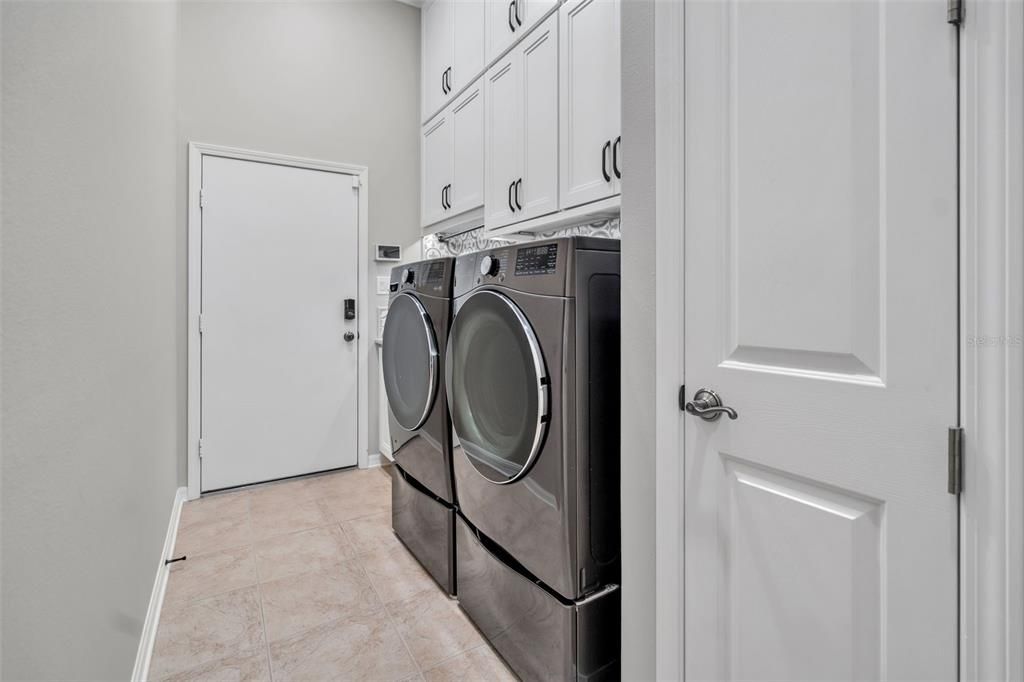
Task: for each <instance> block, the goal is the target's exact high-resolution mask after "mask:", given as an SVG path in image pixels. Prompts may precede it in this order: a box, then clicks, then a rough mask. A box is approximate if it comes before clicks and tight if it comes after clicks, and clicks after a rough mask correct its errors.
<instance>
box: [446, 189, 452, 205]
mask: <svg viewBox="0 0 1024 682" xmlns="http://www.w3.org/2000/svg"><path fill="white" fill-rule="evenodd" d="M444 199H445V201H447V202H448V208H451V207H452V186H451V184H449V185H448V189H447V190H446V194H445V195H444Z"/></svg>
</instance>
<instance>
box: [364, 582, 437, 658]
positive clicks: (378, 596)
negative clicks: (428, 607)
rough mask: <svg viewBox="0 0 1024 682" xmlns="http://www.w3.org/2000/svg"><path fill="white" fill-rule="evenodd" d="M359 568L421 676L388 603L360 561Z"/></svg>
mask: <svg viewBox="0 0 1024 682" xmlns="http://www.w3.org/2000/svg"><path fill="white" fill-rule="evenodd" d="M359 568H360V569H362V571H363V572H364V573H366V580H367V582H369V583H370V589H371V590H373V593H374V594H376V595H377V599H380V604H381V609H382V610H383V611H384V617H385V618H387V619H388V623H390V624H391V627H392V628H393V629H394V631H395V634H396V635H398V641H400V642H401V643H402V647H403V648H404V649H405V653H406V654H408V656H409V660H410V661H412V664H413V666H415V667H416V674H418V675H419V676H420V678H423V666H421V665H420V662H419V661H417V660H416V657H415V656H413V655H412V649H410V648H409V643H408V642H406V641H405V636H404V635H402V631H401V629H399V627H398V625H397V624H396V623H395V619H394V618H393V617H392V616H391V609H389V608H388V605H387V603H386V602H385V601H384V598H383V597H381V596H380V592H379V591H378V590H377V587H376V586H375V585H374V584H373V579H372V578H371V577H370V573H369V571H367V570H366V567H365V566H363V565H362V564H361V563H360V564H359Z"/></svg>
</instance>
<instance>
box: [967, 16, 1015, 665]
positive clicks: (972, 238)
mask: <svg viewBox="0 0 1024 682" xmlns="http://www.w3.org/2000/svg"><path fill="white" fill-rule="evenodd" d="M960 74H961V81H960V101H961V110H960V121H961V130H960V134H961V148H960V153H961V175H960V180H961V183H960V184H961V197H960V224H961V245H960V252H961V333H962V337H961V368H960V369H961V376H960V378H961V387H962V389H961V400H962V402H961V424H962V426H963V427H964V435H965V439H964V440H965V452H964V476H963V480H964V492H963V495H962V496H961V501H960V502H961V506H960V519H961V529H960V538H961V552H960V561H961V564H960V576H961V577H960V580H961V587H960V600H961V603H960V617H961V622H960V678H961V679H963V680H1020V679H1024V568H1022V566H1024V563H1022V562H1024V462H1022V458H1021V453H1022V452H1024V424H1022V413H1024V347H1022V335H1024V274H1022V273H1024V203H1022V197H1021V192H1022V189H1024V4H1022V3H1021V2H1019V1H1018V0H1009V1H1006V0H972V1H970V2H967V3H966V16H965V18H964V26H963V29H962V33H961V36H960ZM979 337H984V338H985V339H986V343H984V344H983V345H978V343H977V341H975V342H974V343H973V344H972V343H971V339H972V338H973V339H975V340H976V339H978V338H979Z"/></svg>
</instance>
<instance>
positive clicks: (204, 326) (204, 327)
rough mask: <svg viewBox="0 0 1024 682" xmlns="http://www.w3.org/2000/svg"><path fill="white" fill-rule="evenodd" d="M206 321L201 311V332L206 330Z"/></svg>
mask: <svg viewBox="0 0 1024 682" xmlns="http://www.w3.org/2000/svg"><path fill="white" fill-rule="evenodd" d="M205 322H206V319H205V318H204V317H203V314H202V313H199V333H200V334H202V333H204V332H205V331H206V325H205V324H204V323H205Z"/></svg>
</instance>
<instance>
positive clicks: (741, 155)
mask: <svg viewBox="0 0 1024 682" xmlns="http://www.w3.org/2000/svg"><path fill="white" fill-rule="evenodd" d="M685 12H686V14H685V19H686V21H685V26H686V28H685V41H686V42H685V78H684V82H685V117H686V120H685V149H686V156H685V180H686V182H685V242H686V244H685V248H686V255H685V265H686V267H685V302H684V304H685V342H684V353H685V356H684V367H685V381H686V398H687V399H688V400H692V399H693V398H694V394H695V392H696V391H697V390H698V389H700V388H702V387H707V388H709V389H712V390H714V391H716V392H717V393H718V394H719V395H720V396H721V399H722V401H723V402H724V403H725V404H726V405H728V406H730V407H732V408H735V410H736V411H737V412H738V419H736V420H735V421H733V420H731V419H729V418H721V419H719V420H718V421H715V422H709V421H704V420H703V419H701V418H699V417H697V416H694V415H692V414H691V415H686V416H684V417H683V419H684V420H685V422H684V430H685V471H684V476H685V491H684V496H685V533H684V538H685V540H684V547H685V562H684V563H685V593H686V600H685V609H684V610H685V618H684V621H683V622H684V623H685V669H686V677H687V679H690V680H754V679H758V680H883V679H890V680H911V679H915V680H951V679H955V678H956V676H957V499H956V497H954V496H953V495H950V494H949V493H948V492H947V442H946V439H947V427H949V426H952V425H955V424H956V420H957V409H956V406H957V394H956V390H957V387H956V376H957V203H956V193H957V184H956V182H957V148H956V125H957V124H956V120H957V119H956V116H957V114H956V89H957V81H956V52H955V50H956V42H955V35H954V32H955V29H954V28H952V27H948V26H947V25H946V24H945V23H944V20H945V7H944V6H943V5H942V4H941V3H940V4H938V5H936V4H935V3H928V2H914V1H898V2H884V1H878V0H871V1H868V0H836V1H833V2H792V1H790V0H779V1H776V0H758V1H747V0H739V1H737V0H729V1H726V0H723V1H722V2H701V1H695V2H687V4H686V8H685Z"/></svg>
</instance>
